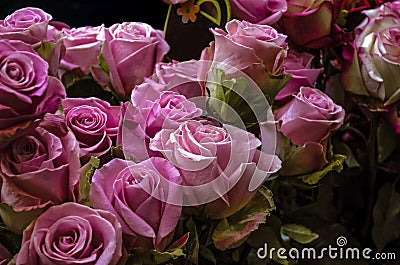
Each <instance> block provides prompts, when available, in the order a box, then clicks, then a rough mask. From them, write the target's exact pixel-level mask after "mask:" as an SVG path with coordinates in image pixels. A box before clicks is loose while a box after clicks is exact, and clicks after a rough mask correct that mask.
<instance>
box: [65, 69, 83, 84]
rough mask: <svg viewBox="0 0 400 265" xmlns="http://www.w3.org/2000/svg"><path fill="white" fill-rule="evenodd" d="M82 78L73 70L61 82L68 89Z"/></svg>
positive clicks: (66, 73)
mask: <svg viewBox="0 0 400 265" xmlns="http://www.w3.org/2000/svg"><path fill="white" fill-rule="evenodd" d="M81 78H82V76H81V75H80V74H79V73H78V72H77V71H75V70H71V71H68V72H65V73H64V74H63V76H62V77H61V82H62V83H63V85H64V87H65V88H66V89H68V88H70V87H71V86H73V85H74V84H76V83H77V82H78V81H79V80H80V79H81Z"/></svg>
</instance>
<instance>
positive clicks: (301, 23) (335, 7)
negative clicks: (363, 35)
mask: <svg viewBox="0 0 400 265" xmlns="http://www.w3.org/2000/svg"><path fill="white" fill-rule="evenodd" d="M340 2H341V1H340V0H323V1H320V0H312V1H308V0H287V5H288V9H287V11H286V12H285V13H284V14H283V16H282V18H281V19H280V21H279V22H278V24H279V26H280V27H281V29H282V31H283V32H284V33H285V34H286V35H287V36H288V40H289V42H292V43H293V44H294V45H296V46H299V47H304V48H310V49H317V48H323V47H329V46H331V45H333V44H335V43H334V42H335V38H336V37H337V34H338V32H339V31H340V29H339V27H338V26H337V25H336V24H335V23H336V18H337V14H338V12H339V10H340V6H339V5H340Z"/></svg>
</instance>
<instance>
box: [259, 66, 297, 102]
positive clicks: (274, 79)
mask: <svg viewBox="0 0 400 265" xmlns="http://www.w3.org/2000/svg"><path fill="white" fill-rule="evenodd" d="M291 77H292V76H291V75H290V74H284V73H283V71H282V73H280V74H277V75H274V74H272V73H268V76H267V78H266V80H265V83H264V84H263V86H262V88H261V90H262V91H263V93H264V96H265V97H266V98H267V99H268V101H269V102H270V103H271V104H272V103H273V101H274V99H275V97H276V95H278V93H279V92H280V91H281V90H282V88H283V87H284V86H285V85H286V83H287V82H288V81H289V79H290V78H291Z"/></svg>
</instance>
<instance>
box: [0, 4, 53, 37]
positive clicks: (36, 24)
mask: <svg viewBox="0 0 400 265" xmlns="http://www.w3.org/2000/svg"><path fill="white" fill-rule="evenodd" d="M51 19H52V17H51V15H49V14H47V13H46V12H44V11H43V10H41V9H39V8H35V7H25V8H21V9H18V10H16V11H15V12H14V13H12V14H10V15H8V16H7V17H6V18H5V19H4V20H0V38H2V39H9V40H21V41H23V42H26V43H28V44H36V43H38V42H41V41H43V40H46V39H47V26H48V24H49V21H50V20H51Z"/></svg>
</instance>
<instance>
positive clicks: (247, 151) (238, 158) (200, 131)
mask: <svg viewBox="0 0 400 265" xmlns="http://www.w3.org/2000/svg"><path fill="white" fill-rule="evenodd" d="M260 144H261V142H260V141H259V140H258V139H257V138H256V137H255V136H254V135H253V134H251V133H249V132H247V131H245V130H242V129H239V128H237V127H234V126H230V125H224V126H223V127H220V126H219V124H217V123H216V122H215V121H212V120H190V121H186V122H183V123H182V124H181V125H180V126H179V128H178V129H175V130H174V129H163V130H161V131H160V132H159V133H157V134H156V136H155V137H154V138H153V139H151V141H150V149H151V150H154V151H159V152H161V153H162V154H163V155H164V157H165V158H167V159H168V160H169V161H171V162H172V163H173V164H174V165H176V167H177V168H178V169H179V171H180V173H181V176H182V179H183V184H184V185H185V186H187V187H185V190H184V196H186V198H187V200H188V201H187V202H185V203H186V204H187V205H193V206H194V205H201V204H206V203H209V202H211V201H213V202H211V205H214V204H215V207H212V206H210V207H209V208H207V214H208V216H209V217H211V218H222V217H226V216H229V215H231V214H233V213H235V212H237V211H238V210H240V209H241V208H242V207H243V206H244V205H245V204H246V203H247V202H248V201H249V200H250V199H251V198H252V197H253V195H254V194H255V190H256V188H257V187H254V188H253V189H250V183H251V180H252V178H254V177H256V178H258V180H261V181H260V182H259V183H262V182H263V181H262V180H265V179H266V178H267V177H268V176H269V174H271V173H272V172H276V171H277V170H278V169H279V168H280V161H279V159H278V158H277V157H276V156H274V155H267V154H264V153H262V154H261V153H260V151H258V150H257V147H258V146H260ZM259 157H262V159H258V158H259ZM258 160H260V161H261V160H262V162H261V163H257V162H259V161H258ZM192 187H193V188H192ZM221 205H223V207H221Z"/></svg>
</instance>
